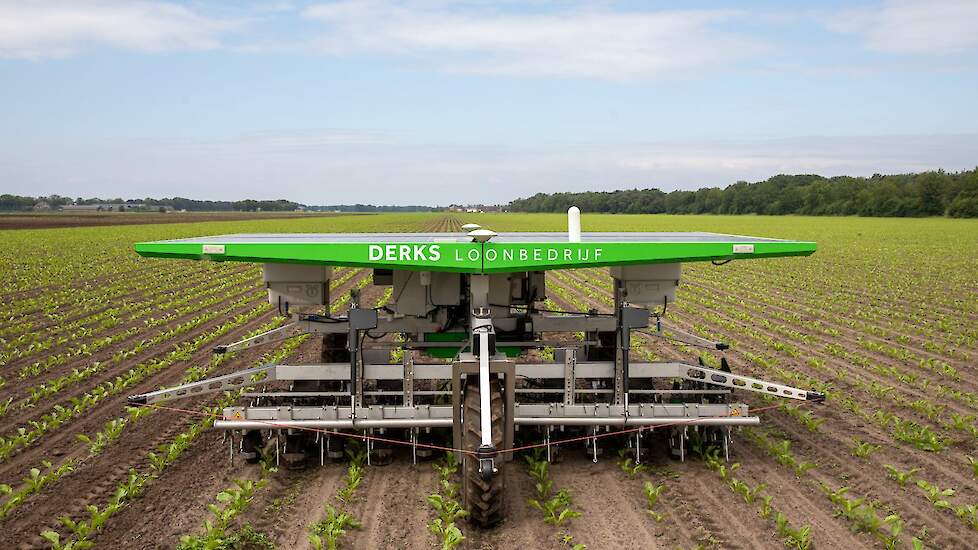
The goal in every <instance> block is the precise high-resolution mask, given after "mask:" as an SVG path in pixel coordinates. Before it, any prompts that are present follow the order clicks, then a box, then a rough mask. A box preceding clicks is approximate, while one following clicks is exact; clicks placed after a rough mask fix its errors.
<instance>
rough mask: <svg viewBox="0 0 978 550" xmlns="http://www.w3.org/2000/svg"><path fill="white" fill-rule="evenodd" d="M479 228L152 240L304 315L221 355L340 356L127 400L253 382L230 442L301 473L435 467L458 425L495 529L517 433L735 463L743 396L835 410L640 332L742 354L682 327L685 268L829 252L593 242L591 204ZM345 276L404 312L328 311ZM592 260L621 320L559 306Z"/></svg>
mask: <svg viewBox="0 0 978 550" xmlns="http://www.w3.org/2000/svg"><path fill="white" fill-rule="evenodd" d="M463 229H464V230H465V232H463V233H355V234H340V233H336V234H253V235H226V236H216V237H201V238H193V239H181V240H170V241H158V242H145V243H138V244H136V245H135V250H136V252H137V253H139V254H140V255H142V256H148V257H159V258H179V259H192V260H210V261H235V262H257V263H261V264H262V265H263V274H264V284H265V286H266V288H267V291H268V299H269V301H270V302H271V303H272V305H274V306H276V307H277V308H279V311H280V312H281V313H282V314H283V315H286V316H287V317H288V319H289V322H288V323H287V324H284V325H283V326H281V327H279V328H276V329H274V330H271V331H269V332H266V333H264V334H260V335H257V336H253V337H251V338H248V339H245V340H242V341H239V342H234V343H229V344H227V345H223V346H219V347H218V348H216V349H215V350H214V351H215V352H216V353H234V352H237V351H240V350H244V349H247V348H252V347H255V346H260V345H264V344H268V343H272V342H276V341H281V340H284V339H287V338H293V337H296V336H298V335H301V334H310V335H315V337H316V338H321V339H322V343H323V347H322V360H321V362H319V363H317V364H270V365H263V366H260V367H257V368H251V369H247V370H242V371H239V372H234V373H232V374H227V375H223V376H217V377H213V378H210V379H206V380H202V381H199V382H194V383H191V384H186V385H182V386H177V387H171V388H166V389H162V390H159V391H155V392H151V393H146V394H141V395H134V396H131V397H130V398H129V399H130V402H131V403H133V404H140V405H149V404H155V403H160V402H164V401H169V400H175V399H179V398H184V397H189V396H195V395H200V394H205V393H208V392H224V391H226V390H236V389H240V388H248V389H247V390H245V391H246V392H247V393H244V394H243V400H242V402H241V403H240V404H239V405H237V406H231V407H228V408H226V409H224V411H223V415H222V416H221V417H220V419H219V420H217V421H216V422H215V424H214V426H215V428H217V429H221V430H227V433H229V434H230V441H231V448H232V453H241V454H243V455H244V456H245V458H246V459H248V460H251V461H256V460H257V459H258V457H259V453H260V452H262V451H263V449H264V448H265V447H266V445H268V444H270V442H271V439H273V438H272V435H274V436H275V437H274V440H275V453H276V457H277V458H280V459H281V460H283V461H284V462H285V465H286V466H288V467H301V466H302V465H303V464H305V463H306V462H308V461H311V460H319V461H320V463H323V462H324V461H325V458H326V457H327V456H332V457H337V456H342V446H343V442H344V441H346V440H348V438H346V437H338V434H340V433H344V432H345V433H357V434H365V435H372V436H374V437H375V438H376V439H372V438H368V440H367V441H368V444H367V448H368V459H369V460H373V461H375V462H382V461H384V460H387V459H388V458H389V456H390V445H391V442H392V441H395V440H397V441H403V442H405V443H406V444H408V445H410V447H411V449H412V455H413V456H414V457H415V459H417V458H418V457H423V456H425V455H430V449H431V446H429V445H430V444H431V443H433V442H438V441H442V440H443V439H445V438H446V435H447V433H448V432H447V431H448V430H450V431H451V436H452V441H453V443H452V445H451V447H452V448H453V449H460V450H461V451H459V452H458V455H459V458H460V459H461V460H462V476H463V503H464V505H465V506H466V508H467V509H468V510H469V512H470V517H471V519H472V520H473V521H475V522H476V523H478V524H481V525H486V526H488V525H492V524H495V523H497V522H499V521H500V520H501V519H502V518H503V517H504V515H505V510H504V506H503V496H502V495H503V491H504V486H503V485H504V477H503V476H502V475H501V470H502V469H503V468H505V467H507V466H506V465H507V462H508V461H509V460H510V459H511V455H512V452H509V451H510V450H511V449H513V448H514V438H516V437H517V436H519V437H521V438H525V439H527V440H531V441H542V442H544V443H546V444H547V445H546V448H547V452H548V456H549V453H550V452H551V450H552V449H551V445H550V443H551V442H553V441H556V440H558V439H568V438H572V437H576V438H579V440H581V441H583V442H585V445H586V448H587V452H588V453H590V454H592V455H593V457H594V460H597V457H598V455H599V452H600V444H599V434H606V433H607V432H619V431H622V432H626V433H627V434H628V435H626V436H623V437H624V438H627V441H628V442H629V445H630V446H632V447H633V448H634V450H635V452H636V453H638V452H639V451H640V449H641V447H642V436H643V432H645V433H648V430H651V429H654V428H655V427H657V426H658V427H659V428H660V430H657V432H659V431H661V432H662V433H664V434H666V436H665V437H664V438H663V440H664V444H665V445H668V448H669V451H670V452H671V453H672V454H673V455H675V456H676V457H678V458H680V459H682V458H683V457H684V455H685V453H686V447H687V446H688V445H689V439H690V438H691V437H695V438H697V439H698V440H699V441H700V442H703V441H706V442H708V443H709V444H712V445H716V446H717V447H718V448H720V449H721V450H722V452H723V453H726V452H727V447H728V444H729V440H730V434H731V428H732V427H735V426H744V425H756V424H758V423H759V418H758V416H756V414H755V415H752V414H751V410H750V408H749V407H748V405H747V404H745V403H743V402H739V401H738V400H736V399H735V398H734V397H735V395H734V394H733V391H734V390H738V391H740V392H756V393H760V394H765V395H770V396H776V397H779V398H786V399H795V400H815V401H820V400H822V399H824V396H823V395H822V394H820V393H818V392H814V391H807V390H804V389H798V388H794V387H790V386H787V385H784V384H780V383H776V382H771V381H767V380H759V379H756V378H752V377H748V376H742V375H739V374H735V373H733V372H731V368H730V366H729V364H728V363H727V360H726V359H725V358H722V357H721V359H720V361H719V363H718V364H714V366H715V367H716V368H711V367H709V366H706V364H704V362H703V361H702V359H701V360H700V361H696V362H682V361H649V360H647V359H645V358H643V355H642V354H640V353H638V352H636V349H635V348H634V347H633V343H637V338H638V337H639V333H641V335H642V336H641V337H642V338H648V337H650V336H651V337H663V338H670V339H676V340H680V341H683V342H685V343H686V344H688V345H690V346H696V347H700V348H708V349H712V350H716V352H717V354H718V355H720V356H722V353H723V350H724V349H726V347H727V346H726V345H725V344H723V343H721V342H712V341H708V340H704V339H703V338H700V337H698V336H695V335H693V334H689V333H685V332H683V331H681V330H679V329H678V328H677V327H674V326H669V325H667V324H666V320H665V318H664V317H663V314H664V312H665V310H666V309H667V308H668V307H669V305H670V304H671V303H672V302H673V301H674V300H675V298H676V289H677V286H678V285H679V281H680V277H681V273H682V263H685V262H713V263H714V264H718V265H719V264H722V263H725V262H729V261H733V260H746V259H759V258H772V257H782V256H807V255H810V254H812V253H813V252H814V251H815V243H812V242H800V241H788V240H777V239H768V238H758V237H744V236H735V235H720V234H714V233H581V231H580V218H579V212H578V211H577V209H576V208H572V209H571V211H570V212H569V213H568V232H567V233H499V234H496V233H494V232H492V231H490V230H488V229H483V228H480V227H478V226H474V225H468V226H464V227H463ZM338 267H353V268H365V269H370V270H372V273H373V280H372V283H373V284H374V285H379V286H389V287H392V290H391V292H390V300H389V302H388V303H386V304H385V305H383V306H382V307H367V306H365V305H364V304H361V303H360V300H359V295H358V293H357V292H354V293H353V294H352V296H351V299H350V308H349V310H348V311H347V312H346V313H345V314H342V315H336V314H331V313H330V309H329V303H330V279H331V278H332V275H333V270H334V268H338ZM591 267H607V268H608V270H609V272H610V275H611V282H612V287H613V291H614V308H613V311H612V312H611V313H600V312H598V311H596V310H593V309H592V310H588V311H571V310H573V309H580V308H572V307H568V306H564V307H559V306H557V305H556V302H554V301H546V298H547V296H548V293H547V278H546V277H545V272H546V271H548V270H561V269H579V268H591ZM324 306H325V308H324ZM548 306H549V307H548ZM646 428H647V429H646ZM555 431H556V432H560V433H561V434H562V435H560V437H556V434H555V433H554V432H555ZM518 432H519V433H518ZM632 437H634V440H633V439H631V438H632ZM235 438H237V439H235ZM633 442H634V445H633V444H632V443H633Z"/></svg>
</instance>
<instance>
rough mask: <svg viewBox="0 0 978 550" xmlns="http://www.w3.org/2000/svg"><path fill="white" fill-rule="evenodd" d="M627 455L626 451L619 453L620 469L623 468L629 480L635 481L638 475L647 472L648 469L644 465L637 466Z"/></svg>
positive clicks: (622, 450)
mask: <svg viewBox="0 0 978 550" xmlns="http://www.w3.org/2000/svg"><path fill="white" fill-rule="evenodd" d="M626 453H627V451H626V449H621V450H620V451H618V457H619V458H618V467H619V468H621V471H623V472H625V475H627V476H628V478H629V479H634V478H635V476H636V475H638V474H639V473H641V472H644V471H646V470H647V469H648V468H646V467H645V465H643V464H635V461H634V460H632V458H631V457H630V456H626Z"/></svg>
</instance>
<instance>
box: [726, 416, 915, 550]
mask: <svg viewBox="0 0 978 550" xmlns="http://www.w3.org/2000/svg"><path fill="white" fill-rule="evenodd" d="M742 433H743V435H744V436H745V437H746V438H747V439H748V440H749V441H751V442H752V443H754V444H755V445H756V446H758V447H759V448H761V449H763V450H764V451H766V452H767V453H768V454H769V455H771V456H773V457H774V458H775V460H776V461H777V462H778V463H779V464H781V465H782V466H784V467H786V468H789V469H791V470H792V471H793V473H794V474H795V475H796V476H797V477H799V478H801V477H802V476H803V475H804V474H806V473H808V472H810V471H812V470H814V468H815V464H814V463H812V462H809V461H807V460H804V459H800V458H798V457H797V456H795V455H794V454H793V453H792V452H791V445H790V441H789V440H788V439H786V438H777V439H778V440H779V441H778V442H775V437H774V436H773V433H772V431H771V430H762V429H756V428H754V429H749V430H743V432H742ZM854 443H855V446H854V447H853V448H852V452H853V454H854V455H855V456H857V457H867V456H869V455H870V454H872V452H874V451H875V450H876V449H874V448H873V447H872V446H871V445H868V444H866V443H864V442H862V441H860V440H856V441H855V442H854ZM808 480H809V481H811V482H812V483H815V484H816V485H817V486H818V487H819V488H820V489H821V490H822V492H823V493H825V495H826V496H827V497H828V498H829V500H830V501H831V502H832V504H834V505H835V506H836V510H835V514H834V515H835V517H840V518H842V519H844V520H846V521H847V522H848V523H849V525H850V527H851V528H852V530H853V532H855V533H867V534H869V535H870V536H873V537H875V538H877V539H878V540H879V541H880V543H881V544H882V545H883V546H884V547H885V548H887V549H893V548H896V547H897V545H898V544H899V542H900V540H901V539H900V537H901V534H902V533H903V531H904V520H903V519H902V518H901V517H900V515H899V514H897V513H895V512H893V513H888V514H883V515H882V516H881V515H880V514H879V510H880V509H882V508H883V507H884V506H885V505H884V504H883V503H882V502H880V501H872V502H867V500H866V499H865V498H860V499H849V498H848V496H847V495H848V493H849V491H850V489H849V487H842V488H839V489H832V488H830V487H829V486H828V485H826V484H825V483H824V482H822V481H820V480H818V479H815V478H813V477H809V478H808ZM926 536H927V535H926V531H922V532H921V533H919V536H915V537H912V538H911V541H910V544H911V547H912V548H914V549H915V550H916V549H919V548H923V546H924V542H923V539H924V538H926Z"/></svg>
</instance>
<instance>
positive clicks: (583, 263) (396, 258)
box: [135, 233, 815, 273]
mask: <svg viewBox="0 0 978 550" xmlns="http://www.w3.org/2000/svg"><path fill="white" fill-rule="evenodd" d="M135 250H136V252H137V253H139V254H140V255H142V256H147V257H158V258H185V259H195V260H214V261H238V262H262V263H265V262H278V263H300V264H321V265H332V266H353V267H377V268H389V269H410V270H417V271H453V272H463V273H501V272H512V271H536V270H547V269H574V268H582V267H599V266H611V265H640V264H652V263H671V262H696V261H708V260H720V261H722V260H732V259H750V258H772V257H779V256H808V255H810V254H812V253H813V252H815V243H813V242H806V241H787V240H779V239H767V238H761V237H745V236H740V235H721V234H717V233H583V234H582V235H581V242H568V240H567V234H566V233H500V234H499V235H497V236H495V237H494V238H493V239H492V240H490V241H489V242H486V243H475V242H471V239H470V238H469V237H467V236H466V235H465V234H464V233H291V234H289V233H280V234H276V233H265V234H241V235H220V236H213V237H198V238H192V239H178V240H171V241H156V242H145V243H137V244H136V245H135Z"/></svg>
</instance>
